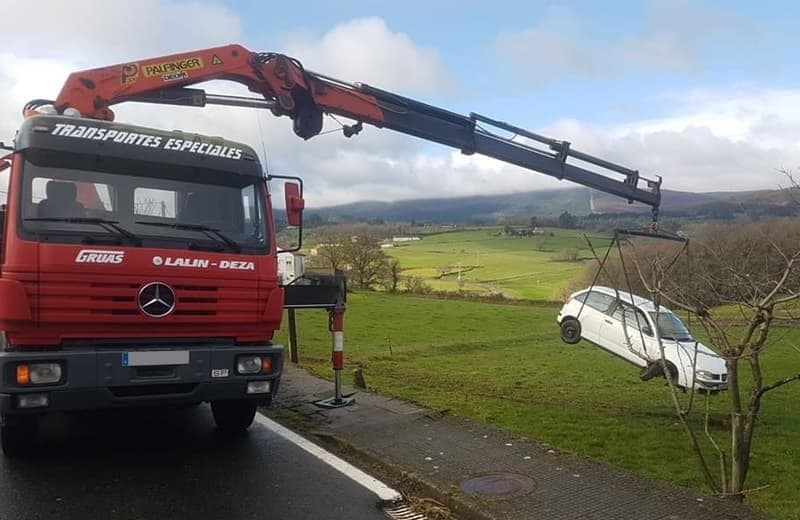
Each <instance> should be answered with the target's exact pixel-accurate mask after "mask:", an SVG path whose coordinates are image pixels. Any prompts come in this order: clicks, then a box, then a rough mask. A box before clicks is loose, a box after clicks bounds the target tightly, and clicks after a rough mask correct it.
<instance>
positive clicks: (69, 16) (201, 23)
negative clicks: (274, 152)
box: [3, 0, 243, 67]
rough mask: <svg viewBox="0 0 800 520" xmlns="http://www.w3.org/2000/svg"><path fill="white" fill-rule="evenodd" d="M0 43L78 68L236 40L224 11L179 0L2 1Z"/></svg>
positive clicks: (237, 24)
mask: <svg viewBox="0 0 800 520" xmlns="http://www.w3.org/2000/svg"><path fill="white" fill-rule="evenodd" d="M5 3H6V4H9V5H4V6H3V18H4V19H5V20H17V21H19V23H7V24H5V26H4V28H3V36H4V38H3V40H4V44H3V47H4V49H6V50H9V51H11V52H13V53H18V54H21V55H28V56H30V55H32V54H34V55H35V56H36V57H44V58H58V59H60V60H63V61H67V62H70V63H74V64H80V65H83V66H84V67H85V66H87V65H90V66H105V65H109V64H112V63H117V62H124V61H130V60H133V59H137V58H140V57H143V56H150V55H156V56H157V55H159V54H171V53H175V52H181V51H188V50H192V49H194V48H197V47H202V46H214V45H222V44H226V43H230V42H232V41H238V40H240V39H241V38H242V34H243V31H242V24H241V20H240V19H239V17H238V16H237V15H236V14H235V13H233V12H231V10H230V9H228V8H226V7H223V6H220V5H215V4H213V3H209V2H200V1H185V0H137V1H136V2H109V1H107V0H72V1H69V2H64V1H62V0H46V1H41V0H40V1H35V2H31V1H28V2H25V1H13V2H5Z"/></svg>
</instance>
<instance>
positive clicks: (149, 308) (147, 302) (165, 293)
mask: <svg viewBox="0 0 800 520" xmlns="http://www.w3.org/2000/svg"><path fill="white" fill-rule="evenodd" d="M136 301H137V302H138V303H139V309H141V311H142V312H143V313H145V314H146V315H148V316H150V317H153V318H163V317H164V316H166V315H168V314H169V313H171V312H172V311H174V310H175V291H174V290H172V287H170V286H169V285H167V284H165V283H162V282H150V283H148V284H145V285H143V286H142V288H141V289H139V295H138V296H137V297H136Z"/></svg>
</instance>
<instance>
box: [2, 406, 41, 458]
mask: <svg viewBox="0 0 800 520" xmlns="http://www.w3.org/2000/svg"><path fill="white" fill-rule="evenodd" d="M38 436H39V418H38V417H36V416H35V415H23V416H12V417H6V418H5V420H4V421H3V424H2V426H0V444H2V447H3V454H5V456H6V457H9V458H14V457H24V456H25V455H28V454H30V453H31V452H32V451H33V448H34V447H35V445H36V440H37V438H38Z"/></svg>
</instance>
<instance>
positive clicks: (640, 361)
mask: <svg viewBox="0 0 800 520" xmlns="http://www.w3.org/2000/svg"><path fill="white" fill-rule="evenodd" d="M618 294H619V296H618ZM656 316H657V318H656ZM656 319H658V328H657V329H658V331H659V333H660V335H661V343H662V345H663V346H664V359H665V360H666V362H667V363H666V364H667V372H668V375H669V376H670V377H671V379H672V381H674V382H675V384H676V385H677V386H679V387H681V388H684V389H687V388H692V386H694V388H696V389H698V390H702V391H708V392H718V391H720V390H726V389H727V388H728V383H727V381H728V374H727V370H726V368H725V361H724V360H723V359H722V358H721V357H719V356H718V355H717V354H716V353H714V352H713V351H712V350H711V349H709V348H708V347H706V346H705V345H703V344H702V343H699V342H697V341H696V340H695V339H694V338H693V337H692V335H691V333H690V332H689V329H687V328H686V325H684V324H683V322H682V321H681V320H680V319H679V318H678V317H677V316H675V314H673V313H672V312H671V311H670V310H669V309H667V308H665V307H664V306H661V308H660V309H659V311H658V313H656V307H655V305H654V304H653V302H652V301H650V300H647V299H645V298H641V297H639V296H636V295H632V294H630V293H628V292H622V291H619V293H617V291H615V290H614V289H610V288H608V287H593V288H591V289H584V290H582V291H578V292H576V293H574V294H572V295H571V296H570V297H569V300H568V301H567V303H565V304H564V306H563V307H562V308H561V312H559V313H558V324H559V327H560V328H561V339H562V340H564V342H566V343H570V344H574V343H578V342H579V341H580V340H581V338H583V339H585V340H586V341H589V342H590V343H594V344H595V345H597V346H599V347H601V348H603V349H605V350H607V351H608V352H610V353H612V354H614V355H616V356H619V357H620V358H622V359H624V360H625V361H628V362H630V363H633V364H634V365H636V366H638V367H639V368H640V369H641V372H640V377H641V378H642V380H644V381H646V380H648V379H652V378H653V377H655V376H660V375H665V374H664V369H663V368H662V364H661V363H660V362H659V361H660V359H661V352H660V349H659V345H658V339H657V338H656V337H655V334H654V332H653V331H655V330H656V327H655V320H656ZM695 353H696V358H697V359H696V360H695Z"/></svg>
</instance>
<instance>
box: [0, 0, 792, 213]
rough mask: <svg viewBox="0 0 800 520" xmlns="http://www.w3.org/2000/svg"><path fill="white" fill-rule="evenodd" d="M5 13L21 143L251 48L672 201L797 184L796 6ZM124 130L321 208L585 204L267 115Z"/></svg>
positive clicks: (85, 3)
mask: <svg viewBox="0 0 800 520" xmlns="http://www.w3.org/2000/svg"><path fill="white" fill-rule="evenodd" d="M112 6H113V7H112ZM0 12H2V13H3V19H4V20H5V21H6V22H7V23H5V24H4V26H3V36H4V37H3V46H2V49H0V89H2V93H3V95H2V96H0V140H5V141H9V140H10V139H11V138H12V137H13V135H14V130H15V128H16V127H17V126H18V125H19V123H20V121H21V116H20V110H21V108H22V105H23V104H24V103H25V102H26V101H27V100H29V99H32V98H53V97H55V96H56V94H57V93H58V91H59V89H60V86H61V84H62V83H63V81H64V79H65V78H66V76H67V74H68V73H69V72H71V71H75V70H80V69H85V68H91V67H98V66H104V65H110V64H113V63H119V62H127V61H134V60H136V59H140V58H146V57H153V56H158V55H162V54H170V53H174V52H179V51H188V50H192V49H199V48H203V47H209V46H214V45H220V44H225V43H234V42H236V43H241V44H243V45H244V46H245V47H248V48H249V49H251V50H254V51H279V52H285V53H289V54H290V55H292V56H295V57H297V58H299V59H300V60H301V61H302V62H303V63H304V64H305V65H306V67H307V68H309V69H312V70H315V71H318V72H322V73H325V74H328V75H333V76H336V77H340V78H341V79H344V80H347V81H352V82H356V81H360V82H365V83H369V84H371V85H375V86H379V87H382V88H384V89H387V90H391V91H394V92H396V93H398V94H403V95H407V96H412V97H416V98H418V99H420V100H423V101H426V102H429V103H432V104H435V105H438V106H441V107H444V108H449V109H451V110H455V111H459V112H462V113H465V114H466V113H469V112H471V111H474V112H479V113H482V114H486V115H489V116H492V117H494V118H496V119H500V120H506V121H509V122H512V123H514V124H517V125H519V126H524V127H527V128H530V129H532V130H534V131H537V132H539V133H545V134H547V135H550V136H552V137H556V138H559V139H565V140H568V141H571V142H572V143H573V147H574V148H576V149H579V150H582V151H586V152H589V153H593V154H596V155H600V156H603V157H605V158H608V159H610V160H613V161H617V162H621V163H623V164H625V165H627V166H629V167H631V168H635V169H639V170H640V171H641V172H642V174H643V175H645V176H650V175H661V176H663V178H664V187H665V188H668V189H679V190H690V191H730V190H744V189H762V188H775V187H777V186H778V185H779V184H780V183H781V177H780V175H778V174H777V173H776V171H777V170H778V169H780V168H795V167H800V83H799V82H798V79H799V76H800V72H798V68H797V66H796V63H795V62H796V56H797V55H798V51H800V37H798V36H797V35H796V34H797V30H796V27H795V25H796V20H798V19H800V3H796V2H772V1H769V0H764V1H761V2H758V3H756V2H744V1H742V2H735V1H729V2H710V1H709V2H689V1H682V0H672V1H667V0H656V1H639V2H625V1H618V2H613V3H612V2H588V1H587V2H577V1H576V2H549V1H547V2H544V1H536V0H527V1H504V0H494V1H492V2H486V1H485V0H479V1H472V0H438V1H437V0H433V1H432V0H404V1H403V2H389V1H376V2H364V1H363V0H329V1H326V2H317V1H314V0H306V1H304V2H302V3H297V2H288V3H287V2H264V1H261V0H239V1H234V0H229V1H223V0H219V1H214V0H209V1H203V0H195V1H184V0H137V1H136V2H128V1H124V2H123V1H120V2H113V3H112V2H109V1H108V0H71V1H69V2H65V1H61V0H47V1H45V0H28V1H24V2H23V1H19V0H0ZM205 88H206V90H207V91H209V92H224V93H237V94H238V93H241V94H245V93H246V91H244V90H243V89H241V88H240V87H238V86H236V85H231V84H225V83H209V84H207V85H205ZM115 111H116V113H117V120H119V121H124V122H130V123H135V124H141V125H145V126H153V127H158V128H166V129H183V130H191V131H196V132H201V133H210V134H213V135H224V136H226V137H229V138H232V139H238V140H242V141H244V142H247V143H249V144H250V145H252V146H253V147H254V148H256V149H257V150H258V151H259V153H263V152H262V150H263V151H264V152H265V153H266V159H267V160H266V163H267V165H268V167H269V169H270V171H272V172H273V173H285V174H295V175H301V176H303V177H304V178H305V179H306V181H307V183H308V184H307V198H308V204H309V205H310V206H321V205H328V204H336V203H342V202H350V201H354V200H364V199H370V200H397V199H404V198H419V197H435V196H448V195H452V196H455V195H466V194H483V193H508V192H514V191H524V190H531V189H546V188H553V187H566V186H568V184H567V183H565V182H561V183H559V182H558V181H555V180H553V179H550V178H548V177H546V176H543V175H539V174H536V173H534V172H527V171H524V170H520V169H518V168H516V167H512V166H507V165H504V164H502V163H499V162H496V161H494V160H492V159H486V158H481V157H466V156H463V155H460V154H459V153H458V152H457V151H453V150H450V149H447V148H444V147H441V146H438V145H433V144H430V143H425V142H423V141H420V140H418V139H415V138H411V137H407V136H403V135H400V134H394V133H392V132H391V131H388V130H378V129H375V128H366V129H365V130H364V131H363V132H362V133H361V134H360V135H359V136H357V137H355V138H352V139H345V138H344V137H343V136H341V134H340V133H332V134H328V135H324V136H320V137H317V138H315V139H312V140H311V141H308V142H303V141H302V140H300V139H298V138H297V137H295V136H294V134H293V133H292V131H291V122H290V121H289V120H288V119H286V118H281V119H277V118H274V117H273V116H271V115H270V114H269V113H264V112H260V113H259V112H257V111H255V110H250V109H231V108H220V107H215V108H207V109H189V108H172V107H154V106H145V105H135V104H129V105H121V106H118V107H117V108H116V109H115ZM336 126H337V125H336V124H335V123H331V124H330V125H329V128H335V127H336Z"/></svg>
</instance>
